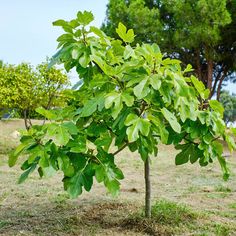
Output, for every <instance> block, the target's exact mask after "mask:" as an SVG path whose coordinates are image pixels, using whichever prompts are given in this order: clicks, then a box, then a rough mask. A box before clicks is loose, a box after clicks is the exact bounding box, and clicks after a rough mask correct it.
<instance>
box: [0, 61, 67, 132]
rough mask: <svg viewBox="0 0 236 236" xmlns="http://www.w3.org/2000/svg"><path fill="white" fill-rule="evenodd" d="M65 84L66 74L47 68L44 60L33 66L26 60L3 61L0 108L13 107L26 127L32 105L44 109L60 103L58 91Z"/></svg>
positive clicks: (0, 73)
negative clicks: (14, 63)
mask: <svg viewBox="0 0 236 236" xmlns="http://www.w3.org/2000/svg"><path fill="white" fill-rule="evenodd" d="M68 84H69V79H68V77H67V75H66V74H64V73H63V72H62V70H60V69H56V68H54V67H52V68H50V69H48V64H47V63H42V64H40V65H38V66H37V67H36V68H33V67H32V66H31V65H30V64H27V63H21V64H19V65H9V64H3V65H2V67H1V68H0V108H4V109H17V110H18V112H19V113H20V114H21V115H22V116H23V117H24V120H25V126H26V128H27V129H28V128H29V127H30V126H31V121H30V117H31V114H32V112H34V110H35V108H37V107H38V106H42V107H44V108H46V109H48V108H50V107H55V106H60V105H62V104H63V102H64V99H63V98H62V97H61V96H60V95H61V92H62V90H63V89H64V88H65V86H66V85H68Z"/></svg>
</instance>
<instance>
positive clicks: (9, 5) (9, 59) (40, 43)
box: [0, 0, 108, 65]
mask: <svg viewBox="0 0 236 236" xmlns="http://www.w3.org/2000/svg"><path fill="white" fill-rule="evenodd" d="M107 2H108V0H0V35H1V37H0V59H1V60H3V61H4V62H6V63H10V64H17V63H20V62H22V61H24V62H30V63H31V64H34V65H35V64H39V63H41V62H42V61H44V60H45V58H46V57H47V56H49V57H51V56H52V55H53V54H55V52H56V47H57V42H56V39H57V37H58V36H60V35H61V34H62V33H63V31H62V30H60V28H59V27H54V26H52V22H53V21H55V20H57V19H65V20H71V19H73V18H75V17H76V13H77V12H78V11H83V10H87V11H92V13H93V14H94V16H95V21H94V23H93V25H95V26H98V27H99V26H101V24H102V22H103V20H104V18H105V11H106V4H107Z"/></svg>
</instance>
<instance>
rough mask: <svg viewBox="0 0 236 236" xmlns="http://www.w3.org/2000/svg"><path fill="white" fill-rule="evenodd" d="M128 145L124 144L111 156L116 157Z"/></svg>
mask: <svg viewBox="0 0 236 236" xmlns="http://www.w3.org/2000/svg"><path fill="white" fill-rule="evenodd" d="M129 144H130V143H126V144H124V145H123V146H122V147H121V148H119V149H118V150H117V151H115V152H114V153H112V155H114V156H115V155H117V154H118V153H119V152H121V151H122V150H124V149H125V148H126V147H127V146H128V145H129Z"/></svg>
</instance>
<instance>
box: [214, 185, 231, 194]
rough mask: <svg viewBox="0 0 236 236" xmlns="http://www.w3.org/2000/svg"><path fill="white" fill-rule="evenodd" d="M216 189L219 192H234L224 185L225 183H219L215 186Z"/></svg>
mask: <svg viewBox="0 0 236 236" xmlns="http://www.w3.org/2000/svg"><path fill="white" fill-rule="evenodd" d="M215 191H217V192H224V193H230V192H232V190H231V189H230V188H229V187H227V186H224V185H218V186H216V187H215Z"/></svg>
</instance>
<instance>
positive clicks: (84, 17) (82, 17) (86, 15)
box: [77, 11, 94, 26]
mask: <svg viewBox="0 0 236 236" xmlns="http://www.w3.org/2000/svg"><path fill="white" fill-rule="evenodd" d="M77 20H78V22H79V23H80V24H81V25H83V26H86V25H88V24H90V23H91V22H92V21H93V20H94V17H93V14H92V12H89V11H84V12H81V11H79V12H78V13H77Z"/></svg>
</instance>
